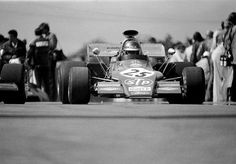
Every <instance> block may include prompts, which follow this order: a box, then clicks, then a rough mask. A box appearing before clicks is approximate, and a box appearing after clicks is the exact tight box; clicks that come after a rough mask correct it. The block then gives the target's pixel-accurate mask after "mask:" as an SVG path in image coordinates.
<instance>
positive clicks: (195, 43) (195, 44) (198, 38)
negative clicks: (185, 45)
mask: <svg viewBox="0 0 236 164" xmlns="http://www.w3.org/2000/svg"><path fill="white" fill-rule="evenodd" d="M203 40H204V39H203V37H202V35H201V33H200V32H195V33H194V34H193V48H192V54H191V57H190V62H192V63H193V64H196V62H198V60H199V59H198V58H197V51H198V48H199V46H200V44H201V42H202V41H203Z"/></svg>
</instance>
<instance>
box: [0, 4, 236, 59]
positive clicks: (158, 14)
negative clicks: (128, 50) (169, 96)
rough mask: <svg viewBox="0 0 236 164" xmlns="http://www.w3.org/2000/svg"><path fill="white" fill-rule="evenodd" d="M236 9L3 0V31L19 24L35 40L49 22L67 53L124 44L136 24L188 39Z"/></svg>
mask: <svg viewBox="0 0 236 164" xmlns="http://www.w3.org/2000/svg"><path fill="white" fill-rule="evenodd" d="M232 11H236V1H235V0H73V1H72V0H70V1H62V0H58V1H54V0H50V1H48V0H43V1H36V0H32V1H17V0H7V1H2V0H0V20H1V25H0V33H1V34H3V35H4V36H7V32H8V31H9V30H10V29H17V31H18V33H19V38H20V39H27V41H28V43H30V42H31V41H32V40H33V39H34V38H35V36H34V29H35V28H36V27H37V26H38V25H39V24H40V23H41V22H47V23H49V25H50V28H51V31H52V32H53V33H55V34H56V35H57V37H58V40H59V44H60V46H59V47H62V48H63V50H64V52H65V54H66V55H70V54H72V53H73V52H76V51H77V50H78V49H80V48H81V47H82V46H83V45H84V44H86V43H88V42H90V41H91V40H94V39H101V40H104V41H106V42H111V43H120V42H121V41H122V40H123V39H124V37H123V36H122V32H123V31H125V30H127V29H136V30H138V31H139V34H140V36H141V37H147V36H153V37H155V38H156V39H164V37H165V36H166V35H167V34H171V35H172V36H173V38H174V40H176V41H177V40H180V41H185V39H186V37H191V36H192V35H193V33H194V32H195V31H199V32H201V33H202V35H203V36H204V35H205V33H206V31H207V30H215V29H217V28H219V27H220V23H221V21H222V20H225V19H226V17H227V16H228V14H229V13H230V12H232Z"/></svg>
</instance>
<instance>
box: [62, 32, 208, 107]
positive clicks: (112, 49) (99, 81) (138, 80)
mask: <svg viewBox="0 0 236 164" xmlns="http://www.w3.org/2000/svg"><path fill="white" fill-rule="evenodd" d="M123 34H124V35H125V36H126V39H125V40H124V41H123V42H122V44H121V45H115V44H89V45H88V46H87V54H88V61H87V62H81V61H67V62H64V63H62V64H61V66H60V68H59V69H58V93H59V97H60V99H61V101H62V103H63V104H68V103H71V104H87V103H88V102H89V101H90V95H94V96H102V97H109V98H129V99H152V98H166V100H167V101H169V102H170V103H192V104H201V103H203V101H204V97H205V79H204V72H203V70H202V68H200V67H196V66H194V65H192V64H191V63H187V62H178V63H169V62H168V60H166V55H165V50H164V46H163V45H161V44H140V43H139V42H138V40H137V39H136V38H135V35H137V34H138V32H137V31H135V30H128V31H125V32H124V33H123Z"/></svg>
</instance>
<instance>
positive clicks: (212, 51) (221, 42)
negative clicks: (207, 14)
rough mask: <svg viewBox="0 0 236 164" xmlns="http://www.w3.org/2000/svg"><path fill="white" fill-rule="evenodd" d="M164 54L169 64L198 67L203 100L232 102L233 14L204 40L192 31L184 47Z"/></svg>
mask: <svg viewBox="0 0 236 164" xmlns="http://www.w3.org/2000/svg"><path fill="white" fill-rule="evenodd" d="M168 54H169V55H168V56H169V59H168V60H169V61H170V62H184V61H187V62H191V63H193V64H195V65H196V66H198V67H202V69H203V70H204V75H205V85H206V95H205V100H206V101H213V102H215V103H218V102H225V101H236V12H232V13H230V14H229V15H228V17H227V18H226V20H224V21H222V22H221V23H219V28H218V29H217V30H208V31H207V32H206V34H205V36H204V37H203V36H202V34H201V33H200V32H198V31H196V32H195V33H194V34H193V36H192V38H191V39H189V40H188V44H187V45H186V44H183V43H182V42H177V43H176V44H175V46H174V48H171V49H169V50H168Z"/></svg>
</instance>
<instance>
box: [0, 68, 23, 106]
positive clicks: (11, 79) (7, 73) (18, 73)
mask: <svg viewBox="0 0 236 164" xmlns="http://www.w3.org/2000/svg"><path fill="white" fill-rule="evenodd" d="M1 78H2V80H3V81H4V82H5V83H15V84H16V85H17V87H18V91H17V93H7V94H6V95H5V97H3V102H4V103H5V104H24V103H25V101H26V94H25V68H24V65H22V64H5V65H4V66H3V68H2V71H1Z"/></svg>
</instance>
